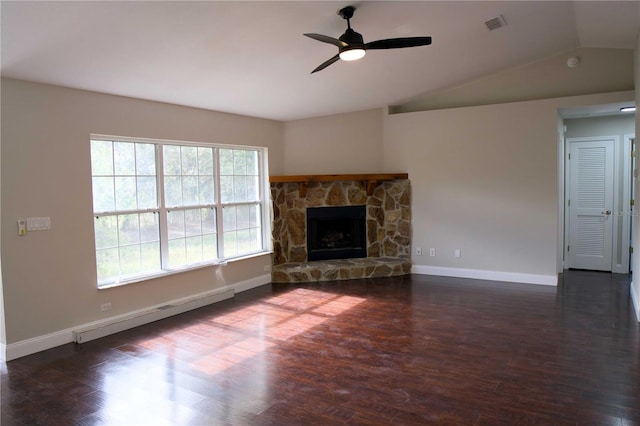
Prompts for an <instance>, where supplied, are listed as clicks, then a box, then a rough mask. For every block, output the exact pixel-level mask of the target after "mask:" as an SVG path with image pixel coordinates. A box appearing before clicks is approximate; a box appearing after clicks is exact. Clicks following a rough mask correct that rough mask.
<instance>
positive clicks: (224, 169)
mask: <svg viewBox="0 0 640 426" xmlns="http://www.w3.org/2000/svg"><path fill="white" fill-rule="evenodd" d="M220 174H221V175H232V174H233V150H232V149H221V150H220Z"/></svg>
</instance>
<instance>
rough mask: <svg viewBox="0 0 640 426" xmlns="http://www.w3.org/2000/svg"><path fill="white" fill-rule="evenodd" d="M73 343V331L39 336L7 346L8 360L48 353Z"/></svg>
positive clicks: (68, 329)
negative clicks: (37, 353)
mask: <svg viewBox="0 0 640 426" xmlns="http://www.w3.org/2000/svg"><path fill="white" fill-rule="evenodd" d="M71 342H73V329H72V328H67V329H66V330H60V331H55V332H53V333H49V334H45V335H43V336H37V337H34V338H31V339H27V340H21V341H20V342H16V343H9V344H8V345H7V346H6V355H5V356H6V360H7V361H11V360H12V359H16V358H22V357H23V356H27V355H31V354H35V353H36V352H40V351H46V350H47V349H51V348H55V347H56V346H61V345H65V344H67V343H71Z"/></svg>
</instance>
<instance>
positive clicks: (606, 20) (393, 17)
mask: <svg viewBox="0 0 640 426" xmlns="http://www.w3.org/2000/svg"><path fill="white" fill-rule="evenodd" d="M348 4H349V3H344V2H343V3H340V2H335V1H319V2H318V1H280V2H270V1H259V2H244V1H237V2H217V1H210V2H187V1H175V2H126V1H123V2H120V1H113V2H108V1H105V2H73V1H72V2H20V1H19V2H12V1H2V3H1V6H0V7H1V25H2V27H1V37H2V40H1V43H2V44H1V48H2V50H1V72H2V76H3V77H10V78H16V79H22V80H28V81H34V82H41V83H48V84H55V85H60V86H66V87H72V88H78V89H86V90H92V91H97V92H104V93H110V94H116V95H123V96H130V97H135V98H141V99H148V100H154V101H161V102H168V103H174V104H179V105H187V106H192V107H198V108H205V109H211V110H216V111H224V112H230V113H237V114H243V115H247V116H254V117H262V118H269V119H275V120H293V119H298V118H306V117H313V116H321V115H328V114H336V113H343V112H349V111H357V110H364V109H369V108H379V107H384V106H387V105H401V104H402V103H404V102H407V101H409V100H411V99H414V98H415V97H416V95H419V94H421V93H429V92H433V91H437V90H442V89H446V88H451V87H456V86H458V85H460V84H463V83H465V82H469V81H473V80H474V79H478V78H483V77H486V76H490V75H495V74H496V73H498V72H500V71H502V70H505V69H511V68H514V67H518V66H522V65H523V64H527V63H531V62H535V61H538V60H540V59H542V58H547V57H550V56H553V55H557V54H558V53H560V52H567V51H571V50H572V49H577V48H615V49H633V48H634V46H635V43H636V41H637V34H638V30H639V28H640V2H637V1H584V2H583V1H579V2H571V1H567V2H565V1H532V2H527V1H471V2H464V1H443V2H438V1H422V2H421V1H408V2H403V1H393V2H391V1H389V2H382V1H370V2H369V1H361V2H358V3H355V4H354V5H355V6H356V8H357V10H356V12H355V16H354V17H353V19H352V20H351V25H352V27H353V28H354V29H355V30H356V31H358V32H360V33H361V34H362V35H363V36H364V38H365V42H367V41H373V40H378V39H383V38H392V37H410V36H431V37H433V44H432V45H431V46H424V47H413V48H408V49H397V50H377V51H370V52H368V53H367V55H366V56H365V57H364V58H363V59H362V60H359V61H355V62H349V63H347V62H342V61H339V62H336V63H335V64H333V65H331V66H330V67H328V68H326V69H325V70H323V71H321V72H318V73H315V74H310V72H311V70H313V69H314V68H315V67H316V66H317V65H319V64H320V63H322V62H323V61H325V60H326V59H329V58H330V57H331V56H333V55H335V54H336V53H337V48H335V47H334V46H332V45H330V44H326V43H321V42H318V41H316V40H312V39H309V38H307V37H304V36H303V35H302V34H303V33H310V32H311V33H320V34H325V35H329V36H332V37H336V38H337V37H338V36H339V35H341V34H342V33H343V32H344V30H345V28H346V22H345V21H344V20H343V19H342V18H341V17H339V16H338V15H337V14H336V11H337V10H338V9H340V8H341V7H344V6H346V5H348ZM499 15H502V16H503V17H504V19H505V21H506V23H507V25H506V26H504V27H503V28H499V29H497V30H494V31H489V30H488V29H487V27H486V25H485V21H487V20H489V19H492V18H494V17H497V16H499Z"/></svg>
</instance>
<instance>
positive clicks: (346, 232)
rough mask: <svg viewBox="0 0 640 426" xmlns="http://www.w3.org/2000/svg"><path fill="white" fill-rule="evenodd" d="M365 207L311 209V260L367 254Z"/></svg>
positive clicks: (308, 213) (308, 217)
mask: <svg viewBox="0 0 640 426" xmlns="http://www.w3.org/2000/svg"><path fill="white" fill-rule="evenodd" d="M366 216H367V211H366V207H365V206H339V207H309V208H307V259H308V260H328V259H349V258H358V257H367V247H366V242H367V239H366Z"/></svg>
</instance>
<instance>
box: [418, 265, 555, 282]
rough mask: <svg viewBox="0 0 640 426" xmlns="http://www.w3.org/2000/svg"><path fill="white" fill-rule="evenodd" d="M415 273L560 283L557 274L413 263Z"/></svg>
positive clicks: (505, 280) (493, 279) (507, 280)
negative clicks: (522, 272)
mask: <svg viewBox="0 0 640 426" xmlns="http://www.w3.org/2000/svg"><path fill="white" fill-rule="evenodd" d="M411 272H412V273H413V274H422V275H438V276H443V277H455V278H473V279H476V280H490V281H504V282H512V283H524V284H538V285H550V286H557V285H558V276H557V275H539V274H521V273H518V272H502V271H486V270H482V269H465V268H445V267H441V266H424V265H413V266H412V268H411Z"/></svg>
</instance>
